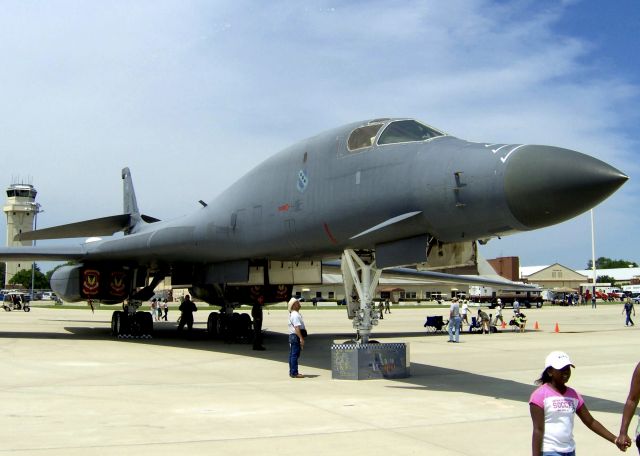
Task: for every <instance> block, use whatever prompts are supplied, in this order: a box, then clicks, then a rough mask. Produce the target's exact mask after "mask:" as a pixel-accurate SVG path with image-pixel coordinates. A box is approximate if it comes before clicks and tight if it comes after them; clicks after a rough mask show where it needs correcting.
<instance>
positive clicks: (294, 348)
mask: <svg viewBox="0 0 640 456" xmlns="http://www.w3.org/2000/svg"><path fill="white" fill-rule="evenodd" d="M288 307H289V377H291V378H304V375H302V374H301V373H300V372H298V358H300V352H301V351H302V350H303V349H304V339H305V337H306V335H307V330H306V329H305V326H304V321H303V320H302V315H300V301H298V300H297V299H296V298H291V299H290V300H289V304H288Z"/></svg>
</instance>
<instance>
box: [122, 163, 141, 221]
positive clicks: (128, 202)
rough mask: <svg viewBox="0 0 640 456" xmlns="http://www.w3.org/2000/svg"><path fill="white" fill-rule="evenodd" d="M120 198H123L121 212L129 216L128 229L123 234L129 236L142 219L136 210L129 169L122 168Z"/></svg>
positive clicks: (134, 193)
mask: <svg viewBox="0 0 640 456" xmlns="http://www.w3.org/2000/svg"><path fill="white" fill-rule="evenodd" d="M122 196H123V202H122V203H123V211H124V213H125V214H129V215H130V216H131V217H130V222H129V227H128V229H126V230H125V234H129V233H131V232H132V231H133V229H134V228H135V227H136V225H138V224H139V223H140V222H141V221H142V218H141V217H140V210H139V209H138V201H137V199H136V192H135V190H134V189H133V179H131V171H129V168H122Z"/></svg>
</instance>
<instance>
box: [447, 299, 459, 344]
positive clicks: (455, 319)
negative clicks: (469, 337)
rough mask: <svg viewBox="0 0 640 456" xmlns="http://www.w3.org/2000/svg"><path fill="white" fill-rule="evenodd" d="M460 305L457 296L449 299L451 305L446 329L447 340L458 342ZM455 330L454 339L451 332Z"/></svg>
mask: <svg viewBox="0 0 640 456" xmlns="http://www.w3.org/2000/svg"><path fill="white" fill-rule="evenodd" d="M460 323H461V319H460V305H459V304H458V298H453V299H452V300H451V306H450V307H449V326H448V328H447V331H448V332H449V340H448V342H455V343H458V342H460ZM454 331H455V340H454V337H453V333H454Z"/></svg>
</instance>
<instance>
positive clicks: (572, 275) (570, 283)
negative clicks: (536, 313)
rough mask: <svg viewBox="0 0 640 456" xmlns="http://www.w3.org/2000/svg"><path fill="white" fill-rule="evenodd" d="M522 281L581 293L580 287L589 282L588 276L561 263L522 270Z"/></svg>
mask: <svg viewBox="0 0 640 456" xmlns="http://www.w3.org/2000/svg"><path fill="white" fill-rule="evenodd" d="M520 279H521V280H526V281H527V282H529V283H535V284H537V285H540V286H541V287H542V288H546V289H549V290H556V291H557V290H562V291H568V290H569V289H572V290H575V291H579V289H580V285H581V284H584V283H586V282H588V276H587V275H584V274H580V273H579V272H577V271H574V270H573V269H571V268H568V267H566V266H563V265H561V264H560V263H554V264H552V265H549V266H528V267H524V268H520Z"/></svg>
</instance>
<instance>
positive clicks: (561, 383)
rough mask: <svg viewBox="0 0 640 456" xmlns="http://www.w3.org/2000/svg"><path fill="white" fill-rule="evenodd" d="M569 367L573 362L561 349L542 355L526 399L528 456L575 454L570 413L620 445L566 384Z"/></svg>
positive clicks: (597, 432)
mask: <svg viewBox="0 0 640 456" xmlns="http://www.w3.org/2000/svg"><path fill="white" fill-rule="evenodd" d="M572 367H575V366H574V365H573V364H572V363H571V360H570V359H569V355H567V354H566V353H564V352H561V351H553V352H551V353H549V355H547V358H546V359H545V368H544V371H543V372H542V375H541V376H540V378H539V379H538V380H536V384H538V385H540V386H539V387H538V388H537V389H536V390H535V391H534V392H533V393H532V394H531V397H530V399H529V411H530V413H531V421H532V422H533V435H532V439H531V454H532V456H540V455H551V456H552V455H568V456H575V454H576V442H575V440H574V439H573V418H574V413H575V414H576V415H578V417H579V418H580V420H582V422H583V423H584V424H585V426H587V427H588V428H589V429H591V430H592V431H593V432H595V433H596V434H598V435H599V436H600V437H602V438H604V439H606V440H608V441H609V442H611V443H614V444H616V445H617V446H618V448H621V447H620V446H619V444H618V439H617V438H616V436H615V435H613V434H612V433H611V432H609V431H608V430H607V429H606V428H605V427H604V426H603V425H602V424H601V423H600V422H599V421H598V420H596V419H595V418H593V416H592V415H591V413H590V412H589V410H588V409H587V405H586V404H585V403H584V400H583V399H582V396H580V394H578V392H577V391H576V390H574V389H573V388H570V387H568V386H567V382H568V381H569V378H570V377H571V368H572Z"/></svg>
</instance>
